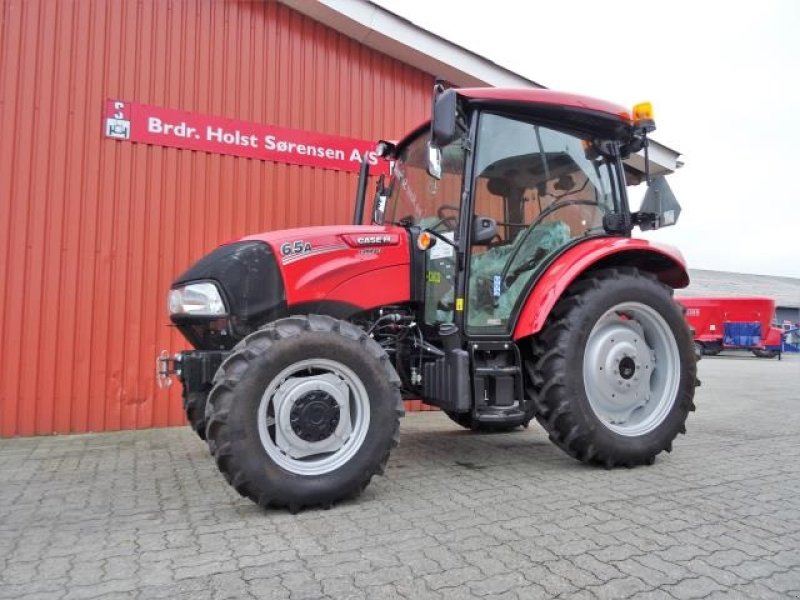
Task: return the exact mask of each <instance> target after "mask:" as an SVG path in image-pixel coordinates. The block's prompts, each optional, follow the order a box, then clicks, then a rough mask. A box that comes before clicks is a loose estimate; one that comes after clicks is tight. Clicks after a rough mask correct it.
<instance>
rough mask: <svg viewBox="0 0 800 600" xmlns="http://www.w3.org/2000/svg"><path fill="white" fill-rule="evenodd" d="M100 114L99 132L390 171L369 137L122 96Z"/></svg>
mask: <svg viewBox="0 0 800 600" xmlns="http://www.w3.org/2000/svg"><path fill="white" fill-rule="evenodd" d="M104 117H105V118H104V122H103V134H104V135H105V136H106V137H108V138H112V139H116V140H128V141H131V142H140V143H144V144H154V145H157V146H169V147H172V148H185V149H187V150H199V151H202V152H213V153H215V154H231V155H233V156H241V157H244V158H255V159H259V160H270V161H274V162H280V163H289V164H295V165H306V166H309V167H319V168H322V169H334V170H337V171H355V172H358V170H359V168H360V167H361V162H362V161H364V160H366V161H367V162H369V164H370V166H371V169H370V170H371V172H372V174H375V175H380V174H388V173H389V164H388V163H387V162H386V161H384V160H379V159H378V156H377V155H376V154H375V143H374V142H371V141H368V140H358V139H354V138H348V137H342V136H337V135H325V134H322V133H316V132H313V131H303V130H300V129H288V128H286V127H277V126H275V125H263V124H261V123H252V122H248V121H237V120H234V119H226V118H224V117H214V116H209V115H202V114H198V113H190V112H184V111H180V110H173V109H170V108H161V107H158V106H149V105H147V104H136V103H135V102H123V101H121V100H108V101H106V107H105V113H104Z"/></svg>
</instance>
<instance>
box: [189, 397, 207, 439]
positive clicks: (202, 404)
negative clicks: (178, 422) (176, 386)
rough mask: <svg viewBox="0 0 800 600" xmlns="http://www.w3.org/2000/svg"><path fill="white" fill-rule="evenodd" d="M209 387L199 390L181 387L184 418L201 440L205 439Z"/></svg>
mask: <svg viewBox="0 0 800 600" xmlns="http://www.w3.org/2000/svg"><path fill="white" fill-rule="evenodd" d="M210 389H211V388H210V387H209V388H207V389H205V390H203V391H200V392H187V391H186V387H185V386H184V388H183V411H184V413H186V420H187V421H189V426H190V427H191V428H192V431H194V432H195V433H196V434H197V437H199V438H200V439H201V440H205V439H206V424H207V422H206V399H207V398H208V392H209V390H210Z"/></svg>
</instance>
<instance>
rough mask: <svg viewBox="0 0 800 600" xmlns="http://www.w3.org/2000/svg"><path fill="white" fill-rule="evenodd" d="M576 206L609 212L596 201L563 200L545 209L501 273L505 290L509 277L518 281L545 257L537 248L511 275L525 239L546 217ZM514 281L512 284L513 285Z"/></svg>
mask: <svg viewBox="0 0 800 600" xmlns="http://www.w3.org/2000/svg"><path fill="white" fill-rule="evenodd" d="M576 205H579V206H594V207H596V208H599V209H600V212H602V213H604V214H605V213H607V212H608V208H607V207H605V206H603V205H602V204H600V203H599V202H596V201H594V200H562V201H561V202H555V203H553V204H551V205H550V206H548V207H547V208H545V209H544V210H543V211H542V212H541V213H539V216H538V217H536V218H535V219H534V220H533V222H532V223H531V224H530V225H529V226H528V229H527V230H525V233H523V234H522V235H523V236H524V237H523V238H522V239H521V240H520V241H519V242H518V243H517V244H516V248H514V250H512V251H511V254H510V256H509V257H508V261H506V264H505V266H504V267H503V271H502V272H501V273H500V281H501V282H502V284H503V287H504V288H506V289H507V288H508V286H509V284H508V283H507V279H508V278H509V277H511V278H513V281H516V279H517V277H519V275H520V274H522V273H524V272H525V271H529V270H531V269H533V268H534V267H536V265H538V264H539V262H540V261H541V260H542V259H543V258H544V257H545V251H544V249H543V248H541V247H540V248H537V250H536V252H535V253H534V255H533V256H531V257H530V258H528V259H526V260H525V261H524V262H523V263H522V264H520V265H519V266H517V267H515V268H514V271H513V272H511V273H509V270H510V269H511V265H513V264H514V261H515V260H516V258H517V255H518V254H519V252H520V250H521V249H522V247H523V246H524V245H525V238H527V237H528V236H529V235H530V234H531V232H532V231H533V230H534V229H535V228H536V226H537V225H539V224H540V223H541V222H542V221H543V220H544V218H545V217H547V216H549V215H551V214H553V213H554V212H556V211H557V210H561V209H562V208H566V207H568V206H576ZM513 281H512V282H511V283H512V284H513Z"/></svg>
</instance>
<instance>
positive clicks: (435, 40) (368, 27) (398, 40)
mask: <svg viewBox="0 0 800 600" xmlns="http://www.w3.org/2000/svg"><path fill="white" fill-rule="evenodd" d="M279 2H281V3H282V4H284V5H286V6H287V7H289V8H291V9H292V10H294V11H297V12H299V13H301V14H304V15H306V16H307V17H309V18H311V19H314V20H315V21H317V22H320V23H324V24H325V25H326V26H327V27H330V28H332V29H335V30H336V31H338V32H339V33H342V34H343V35H346V36H347V37H349V38H351V39H353V40H355V41H357V42H359V43H361V44H364V45H365V46H368V47H370V48H372V49H374V50H377V51H378V52H382V53H383V54H386V55H388V56H391V57H393V58H396V59H397V60H400V61H402V62H405V63H407V64H410V65H413V66H414V67H415V68H417V69H420V70H421V71H424V72H426V73H429V74H431V75H433V76H435V77H442V78H444V79H445V80H446V81H448V82H449V83H450V84H452V85H454V86H456V87H478V86H492V87H504V88H515V87H535V88H544V87H545V86H543V85H541V84H540V83H537V82H535V81H533V80H531V79H527V78H526V77H522V76H521V75H518V74H516V73H514V72H513V71H510V70H508V69H506V68H505V67H502V66H500V65H498V64H497V63H495V62H492V61H491V60H489V59H487V58H485V57H483V56H480V55H479V54H476V53H475V52H472V51H470V50H467V49H466V48H463V47H461V46H459V45H458V44H454V43H453V42H450V41H448V40H446V39H444V38H443V37H440V36H438V35H436V34H435V33H432V32H430V31H428V30H426V29H424V28H422V27H420V26H419V25H416V24H414V23H412V22H411V21H409V20H407V19H404V18H402V17H400V16H399V15H396V14H394V13H392V12H391V11H388V10H386V9H385V8H383V7H381V6H378V5H377V4H375V3H373V2H370V1H369V0H316V1H315V2H309V1H308V0H279ZM679 156H680V153H678V152H675V151H674V150H672V149H670V148H668V147H667V146H664V145H662V144H659V143H658V142H656V141H655V140H650V163H651V165H650V172H651V173H652V174H653V175H665V174H669V173H672V172H673V171H675V169H677V168H678V167H679V166H680V165H681V163H680V161H679V160H678V157H679ZM625 162H626V164H627V165H628V166H630V168H632V169H635V170H636V171H639V172H641V173H643V172H644V157H643V156H641V155H634V156H631V157H630V158H629V159H628V160H626V161H625Z"/></svg>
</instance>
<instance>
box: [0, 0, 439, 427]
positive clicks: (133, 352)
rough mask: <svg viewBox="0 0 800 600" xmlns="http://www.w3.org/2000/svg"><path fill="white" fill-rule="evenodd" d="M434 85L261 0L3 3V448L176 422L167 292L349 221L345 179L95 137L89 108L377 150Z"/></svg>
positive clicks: (176, 340) (94, 113)
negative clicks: (201, 262) (267, 240)
mask: <svg viewBox="0 0 800 600" xmlns="http://www.w3.org/2000/svg"><path fill="white" fill-rule="evenodd" d="M431 84H432V80H431V77H429V76H428V75H426V74H424V73H422V72H421V71H417V70H415V69H414V68H412V67H410V66H408V65H405V64H402V63H400V62H398V61H396V60H393V59H391V58H389V57H387V56H384V55H381V54H378V53H376V52H374V51H372V50H370V49H368V48H366V47H364V46H362V45H360V44H358V43H356V42H355V41H353V40H351V39H348V38H346V37H344V36H342V35H341V34H339V33H337V32H335V31H333V30H331V29H329V28H327V27H325V26H324V25H322V24H319V23H316V22H314V21H312V20H310V19H308V18H306V17H303V16H301V15H300V14H298V13H295V12H293V11H291V10H289V9H287V8H286V7H284V6H282V5H277V4H274V3H271V2H251V1H246V2H235V1H216V2H212V1H208V0H206V1H203V0H195V1H193V0H186V1H182V2H178V1H172V2H170V1H152V2H148V1H141V0H140V1H134V0H125V1H121V0H117V1H114V2H107V1H105V0H101V1H88V0H85V1H78V0H76V1H69V2H67V1H61V2H56V1H46V0H42V1H38V2H34V1H22V0H6V1H5V2H3V3H2V27H1V28H0V131H1V132H2V133H0V317H1V318H2V320H3V343H2V359H0V435H2V436H12V435H29V434H46V433H66V432H83V431H100V430H114V429H120V428H139V427H152V426H163V425H173V424H180V423H182V422H183V415H182V410H181V406H180V392H179V390H177V389H175V388H173V389H172V390H171V391H170V392H169V393H166V392H162V391H160V390H158V389H157V387H156V385H155V381H154V376H153V372H154V359H155V356H156V354H157V353H158V351H160V350H161V349H162V348H167V349H169V350H170V351H177V350H179V349H181V348H183V347H185V346H186V344H185V342H183V340H182V339H181V338H180V336H179V334H177V332H175V331H174V330H172V329H171V328H169V327H167V324H168V319H167V315H166V311H165V294H166V290H167V289H168V287H169V284H170V282H171V280H172V279H173V277H174V276H175V275H176V274H178V273H180V272H181V271H182V270H183V269H185V268H186V267H187V266H188V265H189V264H190V263H191V262H193V261H194V260H196V259H197V258H198V257H200V256H201V255H202V254H204V253H205V252H207V251H208V250H210V249H211V248H213V247H214V246H215V245H216V244H217V243H218V242H220V241H224V240H227V239H230V238H235V237H238V236H241V235H244V234H247V233H253V232H256V231H262V230H268V229H276V228H282V227H292V226H297V225H301V224H305V225H308V224H324V223H336V222H347V221H348V220H349V219H350V218H351V214H352V199H353V194H354V189H355V184H356V175H354V174H350V173H342V172H334V171H326V170H321V169H314V168H309V167H300V166H289V165H283V164H274V163H268V162H262V161H257V160H251V159H244V158H236V157H231V156H221V155H213V154H205V153H200V152H191V151H187V150H179V149H173V148H163V147H155V146H146V145H141V144H132V143H129V142H117V141H113V140H110V139H105V138H103V137H102V133H101V114H102V110H103V103H104V100H105V99H106V98H116V99H121V100H129V101H135V102H142V103H147V104H154V105H159V106H165V107H171V108H178V109H182V110H187V111H193V112H199V113H206V114H211V115H220V116H227V117H231V118H237V119H243V120H248V121H256V122H263V123H272V124H277V125H282V126H286V127H294V128H300V129H309V130H315V131H320V132H324V133H330V134H338V135H347V136H352V137H360V138H364V139H378V138H379V137H398V136H399V135H401V134H402V133H403V132H404V131H405V130H407V129H408V128H410V127H412V126H414V125H416V124H417V123H418V122H419V121H421V120H422V119H423V118H424V117H425V116H426V114H427V110H428V102H429V97H430V86H431ZM176 387H178V386H176Z"/></svg>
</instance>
